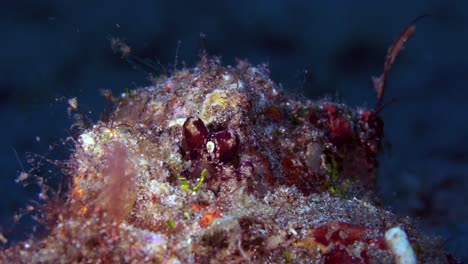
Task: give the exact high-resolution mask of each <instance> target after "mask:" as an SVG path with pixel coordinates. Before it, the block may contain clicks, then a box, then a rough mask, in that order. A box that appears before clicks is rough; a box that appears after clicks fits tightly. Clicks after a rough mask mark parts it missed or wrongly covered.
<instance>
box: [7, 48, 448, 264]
mask: <svg viewBox="0 0 468 264" xmlns="http://www.w3.org/2000/svg"><path fill="white" fill-rule="evenodd" d="M108 98H109V100H111V101H112V102H113V104H114V109H113V111H112V112H110V113H109V114H108V115H107V116H106V118H104V119H103V120H101V121H99V122H97V123H96V124H91V125H89V126H88V127H84V128H83V129H82V130H81V131H80V134H79V135H78V136H76V137H74V138H73V139H71V140H72V141H73V142H74V143H75V146H74V148H73V150H72V153H71V156H70V158H69V159H68V160H67V161H66V162H65V164H66V166H63V170H64V173H65V174H66V175H68V176H69V177H70V183H69V188H68V191H67V193H66V197H65V198H64V199H63V201H62V202H55V203H53V202H52V201H45V202H44V206H42V207H41V209H40V212H39V216H40V217H39V219H41V221H43V222H44V225H45V226H46V227H47V229H48V232H46V234H44V235H36V236H34V237H31V238H29V239H26V240H25V241H22V242H18V243H16V244H14V245H12V246H10V247H9V248H7V249H4V250H3V251H2V252H1V253H0V260H1V261H2V262H18V263H19V262H24V263H69V262H73V263H75V262H77V263H79V262H86V263H88V262H89V263H120V262H123V263H143V262H150V263H394V262H395V261H396V262H397V263H416V261H418V262H419V263H450V261H452V259H451V258H450V257H448V255H447V253H446V252H445V251H444V250H443V248H442V246H441V241H439V240H438V239H435V238H434V237H431V236H428V235H425V234H423V233H421V232H420V231H419V230H418V229H417V227H416V224H415V222H414V221H413V220H411V219H409V218H401V217H398V216H395V215H394V214H392V213H391V212H388V211H386V210H384V209H381V208H379V207H377V206H376V201H377V198H376V193H375V180H376V168H377V155H378V153H379V150H380V149H381V146H380V145H381V139H382V136H383V122H382V120H381V119H380V118H379V116H378V115H377V114H376V113H375V111H373V110H371V109H364V108H351V107H349V106H347V105H344V104H340V103H335V102H333V101H331V100H328V99H320V100H316V101H312V100H306V99H304V98H300V97H299V96H291V95H288V94H286V93H285V92H284V91H283V90H282V88H281V87H279V86H278V85H277V84H275V83H274V82H273V81H272V80H271V79H270V78H269V72H268V68H267V67H266V66H265V65H259V66H255V67H254V66H251V65H250V64H249V63H247V62H245V61H240V62H239V63H238V65H237V66H236V67H229V66H227V67H225V66H222V65H221V63H220V61H219V59H217V58H207V57H202V59H201V61H200V63H199V64H198V65H197V66H196V67H195V68H192V69H182V70H178V71H176V72H174V73H173V74H172V76H170V77H160V78H159V79H157V80H155V81H154V84H153V85H152V86H149V87H144V88H138V89H134V90H131V91H127V92H126V93H124V94H122V95H120V96H118V97H116V96H112V95H110V94H108ZM73 102H74V103H73V104H72V108H73V109H72V110H76V109H77V107H78V106H77V102H76V101H73ZM392 228H396V229H392ZM389 230H397V231H399V233H398V235H399V236H400V237H399V240H397V241H396V240H394V239H393V238H391V237H390V238H388V237H387V236H390V235H387V236H386V232H387V231H389ZM389 232H390V231H389ZM401 247H406V248H401ZM408 247H411V248H408ZM405 250H406V251H408V252H410V253H412V254H406V253H405V254H403V255H402V254H400V253H399V252H401V251H405ZM405 258H406V259H405ZM405 261H406V262H405ZM411 261H412V262H411Z"/></svg>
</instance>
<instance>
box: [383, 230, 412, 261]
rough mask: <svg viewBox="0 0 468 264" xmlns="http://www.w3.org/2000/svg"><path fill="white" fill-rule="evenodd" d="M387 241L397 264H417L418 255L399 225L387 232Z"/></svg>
mask: <svg viewBox="0 0 468 264" xmlns="http://www.w3.org/2000/svg"><path fill="white" fill-rule="evenodd" d="M385 242H386V243H387V245H388V247H389V248H390V250H391V251H392V253H393V257H394V259H395V263H396V264H416V256H415V255H414V251H413V248H412V247H411V244H410V243H409V241H408V237H407V235H406V233H405V231H404V230H403V229H401V228H400V227H399V226H397V227H393V228H391V229H389V230H387V232H385Z"/></svg>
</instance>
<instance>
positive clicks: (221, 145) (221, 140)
mask: <svg viewBox="0 0 468 264" xmlns="http://www.w3.org/2000/svg"><path fill="white" fill-rule="evenodd" d="M208 142H213V144H214V150H212V152H213V153H214V157H215V159H217V160H218V161H220V162H229V161H230V160H232V158H234V156H235V155H236V154H237V152H238V150H239V139H238V137H237V135H236V133H235V132H234V131H233V130H224V131H220V132H217V133H214V134H212V135H211V137H210V141H208ZM207 150H208V152H209V149H208V144H207Z"/></svg>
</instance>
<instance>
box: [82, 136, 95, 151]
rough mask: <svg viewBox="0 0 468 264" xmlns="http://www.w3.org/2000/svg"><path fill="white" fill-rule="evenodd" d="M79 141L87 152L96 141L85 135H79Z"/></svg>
mask: <svg viewBox="0 0 468 264" xmlns="http://www.w3.org/2000/svg"><path fill="white" fill-rule="evenodd" d="M80 141H81V142H82V146H83V149H84V150H85V151H89V150H90V149H92V148H93V147H94V145H95V144H96V141H94V138H93V137H92V136H91V135H89V134H87V133H86V134H81V136H80Z"/></svg>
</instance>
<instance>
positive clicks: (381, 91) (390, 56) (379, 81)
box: [372, 14, 429, 113]
mask: <svg viewBox="0 0 468 264" xmlns="http://www.w3.org/2000/svg"><path fill="white" fill-rule="evenodd" d="M427 16H429V15H428V14H424V15H421V16H418V17H417V18H415V19H414V20H413V21H411V23H410V24H409V25H408V26H406V27H405V29H404V30H403V31H402V32H401V33H400V35H398V38H397V39H396V40H395V41H394V42H393V44H392V45H391V46H390V48H389V49H388V52H387V57H386V58H385V64H384V71H383V73H382V74H381V75H380V76H379V77H372V81H373V83H374V88H375V91H376V92H377V104H376V106H375V112H376V113H378V112H380V111H382V109H383V108H384V107H385V106H387V105H389V104H391V103H393V102H394V101H395V100H392V101H390V102H389V103H383V99H384V95H385V89H386V86H387V78H388V74H389V72H390V69H391V68H392V64H393V62H394V61H395V58H396V57H397V56H398V54H399V53H400V52H401V50H402V49H403V48H404V45H405V43H406V42H407V41H408V40H409V39H410V38H411V37H412V36H413V35H414V33H415V31H416V23H417V22H418V21H419V20H421V19H422V18H424V17H427Z"/></svg>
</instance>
